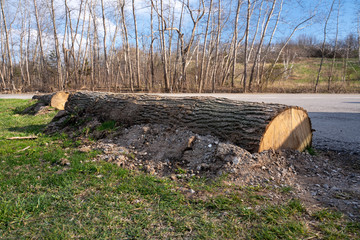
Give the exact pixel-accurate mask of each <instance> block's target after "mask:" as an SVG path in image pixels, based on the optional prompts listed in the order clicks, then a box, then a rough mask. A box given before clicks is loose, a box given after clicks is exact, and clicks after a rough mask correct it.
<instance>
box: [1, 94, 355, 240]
mask: <svg viewBox="0 0 360 240" xmlns="http://www.w3.org/2000/svg"><path fill="white" fill-rule="evenodd" d="M27 104H28V102H27V101H25V100H0V238H3V239H17V238H36V239H38V238H46V239H69V238H83V239H94V238H101V239H107V238H111V239H113V238H115V239H144V238H147V239H177V238H190V239H306V238H309V239H312V238H313V239H321V238H323V239H353V238H356V237H359V231H360V224H359V223H356V222H350V221H348V220H346V219H345V218H344V217H343V216H342V215H341V214H339V213H334V212H332V211H329V210H327V209H322V210H320V211H318V212H315V213H310V212H309V211H308V210H307V208H306V207H305V206H304V205H303V204H302V203H301V202H300V201H299V200H298V199H293V198H289V197H287V196H289V192H291V189H290V188H289V189H283V190H281V191H278V190H277V191H278V194H283V196H284V199H286V200H284V202H282V203H277V204H275V203H273V202H272V201H271V200H270V199H269V198H267V197H264V195H263V192H264V191H269V190H268V189H262V188H260V187H259V188H256V187H255V188H254V187H242V188H240V187H238V186H233V185H231V184H226V181H224V180H226V179H218V180H217V181H214V182H209V181H207V180H206V179H201V178H200V179H199V178H196V177H194V178H190V179H187V180H184V181H181V182H177V181H172V180H170V179H165V178H158V177H156V176H152V175H149V174H144V173H141V172H140V171H128V170H126V169H122V168H119V167H117V166H115V165H112V164H110V163H106V162H94V161H92V157H93V156H95V155H96V154H98V153H97V152H94V151H93V152H89V153H84V152H80V151H78V150H77V146H78V144H79V143H78V142H75V141H72V140H71V139H68V138H67V137H66V136H64V135H59V136H46V135H44V134H41V130H42V129H43V128H44V126H45V125H46V124H47V123H48V122H49V121H50V120H51V118H52V117H53V116H54V114H55V113H51V114H48V115H42V116H29V115H20V114H18V112H19V111H20V110H21V109H22V108H24V107H25V106H26V105H27ZM27 135H37V136H38V138H37V139H35V140H6V138H8V137H12V136H27ZM184 189H193V190H194V191H195V193H193V194H191V193H189V191H186V190H184ZM271 191H276V190H271Z"/></svg>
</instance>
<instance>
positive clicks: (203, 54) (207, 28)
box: [199, 0, 240, 93]
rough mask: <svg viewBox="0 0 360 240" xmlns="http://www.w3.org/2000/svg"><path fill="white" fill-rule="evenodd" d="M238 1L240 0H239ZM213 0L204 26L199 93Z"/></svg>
mask: <svg viewBox="0 0 360 240" xmlns="http://www.w3.org/2000/svg"><path fill="white" fill-rule="evenodd" d="M239 1H240V0H239ZM212 5H213V0H210V6H209V15H208V18H207V22H206V28H205V36H204V46H203V51H202V57H201V67H200V69H201V70H200V81H199V93H201V92H202V90H203V87H204V86H203V85H204V82H205V81H204V62H205V53H206V44H207V36H208V31H209V24H210V18H211V10H212Z"/></svg>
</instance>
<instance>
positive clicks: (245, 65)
mask: <svg viewBox="0 0 360 240" xmlns="http://www.w3.org/2000/svg"><path fill="white" fill-rule="evenodd" d="M250 9H251V2H250V0H248V1H247V15H246V28H245V45H244V52H245V54H244V75H243V91H244V92H246V78H247V64H248V42H249V28H250V17H251V15H250Z"/></svg>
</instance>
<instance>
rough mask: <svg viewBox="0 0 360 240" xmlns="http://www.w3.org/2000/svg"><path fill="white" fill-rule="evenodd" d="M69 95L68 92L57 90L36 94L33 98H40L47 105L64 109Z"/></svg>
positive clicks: (40, 101)
mask: <svg viewBox="0 0 360 240" xmlns="http://www.w3.org/2000/svg"><path fill="white" fill-rule="evenodd" d="M68 97H69V93H68V92H56V93H51V94H44V95H35V96H33V97H32V99H36V100H38V102H39V103H42V104H44V105H45V106H51V107H53V108H56V109H58V110H64V108H65V103H66V101H67V99H68Z"/></svg>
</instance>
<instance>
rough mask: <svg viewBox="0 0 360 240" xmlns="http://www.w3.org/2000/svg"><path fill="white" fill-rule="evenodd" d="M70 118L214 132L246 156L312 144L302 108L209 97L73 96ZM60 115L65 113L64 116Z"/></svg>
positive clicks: (75, 94)
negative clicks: (242, 149)
mask: <svg viewBox="0 0 360 240" xmlns="http://www.w3.org/2000/svg"><path fill="white" fill-rule="evenodd" d="M65 110H66V113H67V114H68V115H71V116H77V117H78V118H84V117H87V118H88V119H89V117H91V118H96V119H98V120H100V121H109V120H113V121H116V122H117V123H119V124H121V125H122V126H131V125H135V124H146V123H158V124H168V125H171V126H174V127H186V128H188V129H190V130H192V131H194V132H196V133H198V134H212V135H215V136H217V137H219V138H220V139H221V140H226V141H230V142H232V143H234V144H236V145H238V146H240V147H242V148H244V149H246V150H248V151H250V152H261V151H263V150H268V149H284V148H289V149H297V150H300V151H302V150H304V149H305V148H306V147H307V146H310V145H311V140H312V131H311V122H310V119H309V117H308V114H307V112H306V111H305V110H304V109H302V108H300V107H290V106H286V105H281V104H265V103H254V102H242V101H233V100H229V99H224V98H213V97H186V98H173V97H160V96H151V95H134V94H110V93H99V92H77V93H73V94H70V96H69V98H68V101H67V103H66V105H65ZM63 115H64V114H63Z"/></svg>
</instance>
